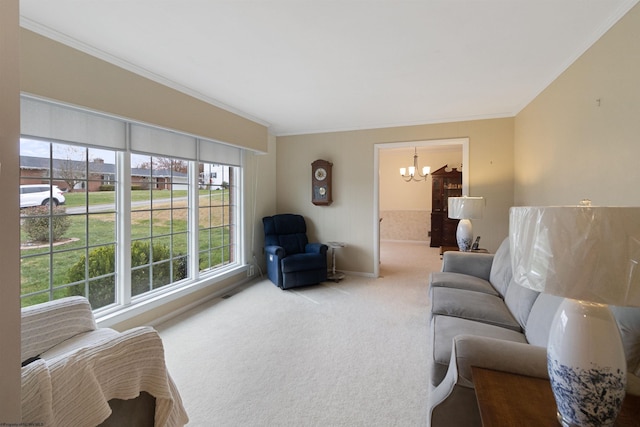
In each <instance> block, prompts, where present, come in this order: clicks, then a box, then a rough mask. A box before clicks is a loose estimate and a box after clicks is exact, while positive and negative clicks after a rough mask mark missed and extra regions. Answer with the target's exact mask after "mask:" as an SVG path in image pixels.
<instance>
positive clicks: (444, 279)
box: [429, 271, 499, 296]
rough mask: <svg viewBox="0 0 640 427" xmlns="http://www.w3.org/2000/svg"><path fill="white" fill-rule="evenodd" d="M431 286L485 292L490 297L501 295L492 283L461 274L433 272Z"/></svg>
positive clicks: (430, 280) (430, 278) (430, 277)
mask: <svg viewBox="0 0 640 427" xmlns="http://www.w3.org/2000/svg"><path fill="white" fill-rule="evenodd" d="M429 286H430V288H431V289H433V288H435V287H446V288H455V289H466V290H469V291H474V292H483V293H485V294H490V295H496V296H497V295H499V294H498V291H496V290H495V289H494V288H493V286H491V283H489V282H488V281H486V280H484V279H481V278H479V277H475V276H470V275H468V274H461V273H449V272H440V271H437V272H433V273H431V275H430V276H429Z"/></svg>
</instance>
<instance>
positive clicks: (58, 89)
mask: <svg viewBox="0 0 640 427" xmlns="http://www.w3.org/2000/svg"><path fill="white" fill-rule="evenodd" d="M20 37H21V75H20V77H21V83H20V84H21V89H22V91H23V92H25V93H30V94H33V95H38V96H41V97H44V98H50V99H54V100H57V101H62V102H66V103H69V104H72V105H76V106H81V107H86V108H89V109H92V110H95V111H101V112H104V113H110V114H114V115H116V116H120V117H125V118H127V119H131V120H136V121H141V122H143V123H149V124H153V125H157V126H161V127H165V128H168V129H174V130H178V131H182V132H186V133H189V134H192V135H196V136H201V137H204V138H209V139H213V140H216V141H220V142H227V143H230V144H233V145H238V146H241V147H246V148H251V149H253V150H258V151H262V152H264V151H266V150H267V137H268V130H267V128H266V127H265V126H263V125H261V124H258V123H255V122H253V121H251V120H247V119H245V118H243V117H240V116H238V115H236V114H233V113H230V112H228V111H225V110H223V109H220V108H218V107H215V106H213V105H211V104H208V103H206V102H204V101H201V100H199V99H196V98H193V97H191V96H189V95H185V94H184V93H181V92H178V91H177V90H174V89H171V88H169V87H167V86H163V85H161V84H159V83H156V82H153V81H151V80H149V79H147V78H144V77H141V76H139V75H137V74H134V73H132V72H130V71H127V70H124V69H122V68H120V67H117V66H115V65H113V64H110V63H108V62H106V61H103V60H101V59H98V58H96V57H93V56H91V55H88V54H86V53H83V52H80V51H79V50H76V49H73V48H71V47H68V46H65V45H63V44H61V43H58V42H56V41H54V40H51V39H49V38H46V37H43V36H41V35H39V34H36V33H34V32H32V31H29V30H26V29H22V30H21V33H20Z"/></svg>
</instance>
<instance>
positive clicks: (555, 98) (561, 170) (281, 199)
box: [0, 2, 640, 414]
mask: <svg viewBox="0 0 640 427" xmlns="http://www.w3.org/2000/svg"><path fill="white" fill-rule="evenodd" d="M15 3H16V4H17V2H15ZM14 6H15V5H14ZM2 7H3V8H8V9H11V8H10V6H7V5H6V4H4V3H3V6H2ZM10 12H12V13H6V14H5V13H2V14H0V15H1V16H2V23H3V25H2V28H3V29H2V35H3V37H2V44H3V55H2V56H3V58H13V59H14V61H6V62H5V61H3V65H2V67H3V69H2V70H3V76H5V74H4V70H5V69H4V67H9V66H8V65H7V63H9V64H10V63H12V62H19V61H18V60H19V59H20V60H21V61H23V62H22V64H23V67H24V64H25V63H27V64H28V63H29V62H25V61H31V60H33V61H35V62H34V64H35V65H37V66H39V67H40V68H38V69H39V70H41V71H42V73H36V74H39V76H38V75H35V76H33V75H31V71H30V70H29V69H23V70H21V71H18V67H17V64H13V66H14V68H10V69H9V71H7V73H8V74H6V76H9V77H11V76H13V78H3V79H2V80H3V81H2V83H1V84H2V90H3V93H5V92H6V93H10V94H15V93H17V92H19V91H20V89H22V90H25V91H27V92H31V93H36V94H39V95H41V96H43V97H48V98H53V99H57V100H59V101H62V102H71V103H73V101H74V99H67V98H65V95H62V96H60V97H57V94H59V93H60V91H62V89H61V88H62V86H60V87H58V88H47V87H46V83H47V81H46V78H43V75H44V74H45V73H44V70H47V67H48V68H49V69H52V68H56V69H57V71H58V72H60V73H61V74H64V73H65V71H68V70H67V69H66V67H73V66H74V64H77V62H68V61H67V60H68V59H69V57H68V56H57V57H56V56H54V57H53V58H52V57H51V56H49V55H47V52H48V51H49V49H51V47H52V46H54V47H55V48H56V49H62V50H64V51H66V52H67V55H68V54H73V55H78V52H72V53H70V52H69V51H67V50H66V49H64V47H61V46H59V44H58V43H57V42H53V41H51V40H44V39H42V38H40V36H37V35H34V34H33V33H30V32H29V31H27V30H24V29H22V30H21V29H20V28H19V25H18V22H17V21H18V19H17V17H16V10H15V8H14V9H12V10H10ZM5 20H6V21H7V23H6V25H5ZM639 32H640V8H639V7H638V6H637V5H635V2H634V6H632V7H629V11H628V12H627V13H626V14H625V15H624V16H623V17H622V18H621V19H620V20H619V21H618V22H617V23H616V24H615V25H613V26H612V27H611V29H610V30H609V31H607V32H606V33H605V34H604V35H603V36H602V37H601V38H600V39H599V40H598V41H597V42H596V43H594V44H593V45H592V46H591V47H589V48H588V49H587V50H586V52H585V53H584V54H583V55H582V56H580V57H579V58H576V60H575V61H574V62H572V63H571V65H570V66H569V64H567V65H568V68H566V70H564V71H562V70H558V77H557V78H556V79H555V80H553V81H552V82H549V83H550V84H549V85H548V86H546V87H541V88H540V93H539V95H538V96H536V97H535V99H533V100H532V101H531V102H530V103H528V104H527V105H526V106H525V107H524V108H522V110H521V111H519V112H518V114H516V115H515V116H513V117H503V118H493V119H478V120H466V121H454V122H446V123H433V124H420V125H412V126H398V127H391V128H380V129H363V130H351V131H339V132H323V133H315V134H303V135H283V136H274V135H269V134H268V131H267V129H266V128H265V127H264V126H262V125H259V124H255V123H253V124H251V123H249V122H250V121H248V120H246V119H243V118H238V117H229V116H228V115H224V113H222V112H220V111H217V112H213V114H212V116H213V117H215V118H216V119H217V121H218V122H219V123H220V122H225V120H227V122H226V123H230V122H233V123H235V124H237V126H228V125H225V126H223V129H225V132H226V133H227V134H230V135H231V137H230V138H226V140H229V142H234V141H235V142H238V141H240V140H241V141H242V144H245V146H246V147H248V148H251V149H253V150H255V151H262V152H264V153H267V154H265V155H259V154H253V155H250V156H249V158H248V161H247V164H249V165H251V167H250V168H247V171H246V173H247V175H246V176H245V181H246V182H250V183H255V187H253V188H251V190H250V192H249V196H248V200H249V201H251V200H253V202H251V203H255V204H249V205H248V206H247V208H248V210H249V211H254V212H255V215H254V217H253V218H252V219H251V220H250V218H247V222H248V227H247V230H246V232H245V233H246V235H247V236H256V237H255V241H252V242H248V243H249V244H248V246H249V248H248V252H249V254H250V255H251V253H252V252H253V251H255V253H254V254H255V255H257V256H259V255H260V248H261V246H262V244H261V241H260V237H259V236H260V235H261V234H262V227H261V224H260V223H259V221H257V220H255V219H256V218H260V217H261V216H263V215H268V214H271V213H274V212H297V213H300V214H302V215H303V216H305V217H306V218H307V219H308V221H309V223H311V224H313V229H312V233H311V238H312V239H314V240H320V241H331V240H336V239H340V240H344V241H346V242H348V246H347V247H346V248H344V251H343V256H342V257H341V258H340V262H341V269H343V270H345V271H348V272H351V273H352V274H357V275H361V276H363V277H373V276H374V275H375V273H376V271H377V268H378V267H377V255H376V250H377V249H376V247H375V244H374V242H375V228H376V221H375V217H376V212H377V207H376V205H375V191H374V184H373V182H374V176H375V169H374V165H375V159H374V156H375V147H376V144H387V143H392V142H409V141H430V140H448V139H453V138H461V137H464V138H468V140H469V165H468V168H469V172H468V174H469V193H470V195H480V196H483V197H485V199H486V200H487V205H486V210H485V214H484V219H483V220H482V221H478V222H477V225H476V228H475V231H476V233H477V234H479V235H481V236H482V239H483V240H482V242H483V246H484V247H485V248H487V249H488V250H489V251H491V252H494V251H495V250H496V249H497V247H498V245H499V243H500V242H501V241H502V239H503V238H504V237H506V236H507V232H508V209H509V207H511V206H520V205H556V204H573V203H576V202H577V201H579V200H581V199H584V198H588V199H591V200H592V201H593V202H594V203H595V204H600V205H627V206H628V205H637V204H639V203H640V190H638V189H637V183H638V182H640V176H639V175H640V171H639V170H638V168H637V165H636V163H637V160H636V159H637V158H638V154H640V153H639V152H638V151H639V150H640V144H638V142H637V135H639V134H640V123H639V121H638V113H640V86H639V85H638V84H637V76H638V75H640V51H639V50H638V47H637V40H638V39H640V34H639ZM19 38H22V43H23V49H24V48H25V47H24V46H29V49H32V50H29V51H23V52H21V53H20V50H19V48H18V47H16V46H17V40H18V39H19ZM5 40H8V41H7V42H6V43H5ZM12 43H13V44H12ZM5 46H9V47H8V48H7V49H8V50H7V55H5V50H4V49H5ZM59 52H60V51H59V50H56V53H59ZM80 56H81V57H82V56H88V55H86V54H81V55H80ZM80 60H82V61H89V60H88V59H87V58H84V59H82V58H81V59H80ZM56 61H60V62H59V63H57V62H56ZM54 65H55V67H54ZM94 66H95V63H94ZM105 66H107V65H106V63H105ZM108 68H109V70H108V71H105V72H106V73H107V74H108V73H111V72H113V71H112V70H111V67H108ZM560 71H562V72H561V73H560ZM70 75H73V74H70ZM20 80H22V82H21V83H20ZM66 83H69V81H66ZM30 84H33V85H34V86H32V87H25V85H30ZM40 84H42V86H39V87H38V85H40ZM95 91H96V92H97V93H100V92H99V91H98V90H97V89H95ZM97 93H94V94H92V93H85V94H84V95H85V96H86V97H91V96H93V95H96V96H98V95H97ZM102 95H103V96H104V92H102ZM5 99H13V98H11V97H10V98H5V97H3V109H4V108H8V109H10V110H11V111H16V108H19V107H16V106H15V105H8V104H10V103H8V102H6V101H5ZM166 99H171V95H169V98H165V100H166ZM5 104H7V105H5ZM101 105H102V106H104V104H103V103H101V102H98V101H94V105H87V106H89V107H90V106H93V107H95V108H98V109H99V107H100V106H101ZM132 108H133V107H132ZM203 108H204V110H206V107H203ZM131 111H133V113H132V114H133V115H134V116H135V114H136V112H135V111H134V110H133V109H132V110H131ZM206 111H208V112H209V113H211V111H209V110H206ZM13 114H14V118H13V121H10V123H13V125H12V127H11V126H5V123H4V122H3V123H2V128H3V129H11V128H13V132H10V133H9V135H8V136H7V135H5V134H3V135H2V148H1V150H2V151H0V156H1V157H0V158H1V159H2V172H3V180H2V184H1V185H2V186H3V187H2V188H3V190H5V189H7V190H8V189H9V188H11V187H13V188H14V189H13V190H10V191H9V190H8V191H6V192H5V194H13V193H15V191H17V187H18V184H17V181H16V178H7V179H5V174H9V175H15V174H13V173H12V172H13V171H14V170H15V169H12V166H11V164H10V163H11V161H10V159H15V158H16V155H17V154H16V147H15V146H12V145H14V144H15V141H14V140H13V139H11V138H12V136H11V135H15V134H16V132H18V133H19V125H18V129H17V130H16V129H15V127H16V125H15V114H17V113H13ZM121 114H122V112H121ZM123 115H125V114H123ZM160 116H161V115H160V114H158V117H160ZM134 118H135V117H134ZM3 120H5V119H3ZM141 120H142V119H141ZM164 120H167V119H166V117H165V118H164ZM160 124H166V123H160ZM244 124H247V126H246V127H244ZM212 127H214V126H212ZM209 131H210V129H204V131H203V132H202V133H205V132H209ZM193 132H194V133H196V131H193ZM218 132H219V131H218ZM234 133H235V134H234ZM212 136H214V137H217V138H220V139H223V140H225V139H224V138H222V137H221V135H220V134H219V133H218V134H215V135H212ZM238 143H239V142H238ZM319 158H322V159H327V160H330V161H332V162H333V163H334V182H333V185H334V189H335V190H334V191H335V196H334V197H335V199H334V203H333V204H332V206H331V207H330V209H323V208H318V207H315V206H314V205H312V204H311V203H309V188H308V187H309V186H308V181H307V180H306V179H300V177H307V176H308V175H309V168H310V164H311V162H313V161H314V160H316V159H319ZM279 165H286V167H280V166H279ZM13 167H16V168H17V166H13ZM1 209H2V211H1V212H2V223H3V224H4V226H5V227H8V228H10V227H14V228H18V225H17V221H18V219H17V218H13V217H15V206H12V205H11V204H10V203H4V204H3V206H2V208H1ZM12 218H13V219H12ZM8 243H9V244H7V245H3V249H2V251H3V252H2V255H3V256H2V261H1V262H2V270H3V275H4V279H3V289H2V291H1V292H2V294H1V298H0V304H1V307H2V310H0V312H1V313H2V321H1V322H0V323H1V324H2V325H3V332H2V342H3V347H4V348H5V349H7V348H12V349H14V350H15V349H18V350H17V351H18V352H19V342H20V338H19V328H18V327H16V325H17V324H18V323H19V320H18V319H19V312H18V311H19V307H17V306H16V304H15V297H16V292H17V291H16V290H15V289H7V288H8V284H9V283H19V267H18V265H19V261H18V260H17V259H16V254H15V253H13V252H15V251H12V250H11V247H14V246H15V247H17V246H18V245H17V243H16V244H15V245H13V244H11V241H8ZM201 297H202V295H201V294H198V295H195V296H193V297H192V299H188V300H186V301H182V303H183V304H189V303H192V302H193V301H194V300H196V299H197V298H201ZM172 310H176V304H174V305H172V306H171V307H168V308H166V309H165V310H163V311H161V312H159V313H154V314H153V315H154V316H163V315H166V314H167V313H169V312H171V311H172ZM147 320H148V318H141V319H138V320H137V321H139V322H141V323H144V322H146V321H147ZM127 326H128V325H127ZM14 353H15V351H14V352H11V351H8V352H7V353H4V354H3V356H2V358H3V359H2V363H1V364H0V366H1V367H2V368H1V369H2V377H3V379H4V378H8V379H14V381H10V380H8V381H9V382H8V384H13V387H6V388H4V387H3V391H2V397H3V398H2V399H0V402H2V403H0V404H1V405H2V408H1V411H0V412H2V413H3V414H11V413H15V412H14V411H15V407H16V398H15V396H16V395H19V393H15V390H19V378H17V377H16V374H17V373H16V369H14V368H12V367H13V366H15V364H14V363H13V361H14V360H18V359H19V355H18V354H14ZM5 357H6V358H7V359H5ZM10 362H11V363H10ZM5 374H6V375H5ZM11 390H13V391H11ZM18 406H19V402H18ZM5 408H6V409H5Z"/></svg>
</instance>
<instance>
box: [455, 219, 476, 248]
mask: <svg viewBox="0 0 640 427" xmlns="http://www.w3.org/2000/svg"><path fill="white" fill-rule="evenodd" d="M456 242H457V243H458V249H460V250H461V251H463V252H466V251H470V250H471V244H472V243H473V228H472V226H471V220H469V219H461V220H460V222H458V228H457V229H456Z"/></svg>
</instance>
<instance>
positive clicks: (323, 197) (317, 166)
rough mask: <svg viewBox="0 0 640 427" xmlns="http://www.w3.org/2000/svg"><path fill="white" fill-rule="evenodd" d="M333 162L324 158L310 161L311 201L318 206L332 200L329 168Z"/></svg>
mask: <svg viewBox="0 0 640 427" xmlns="http://www.w3.org/2000/svg"><path fill="white" fill-rule="evenodd" d="M332 166H333V163H331V162H328V161H326V160H316V161H315V162H313V163H311V203H313V204H314V205H318V206H323V205H324V206H326V205H330V204H331V202H333V200H332V191H331V168H332Z"/></svg>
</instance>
